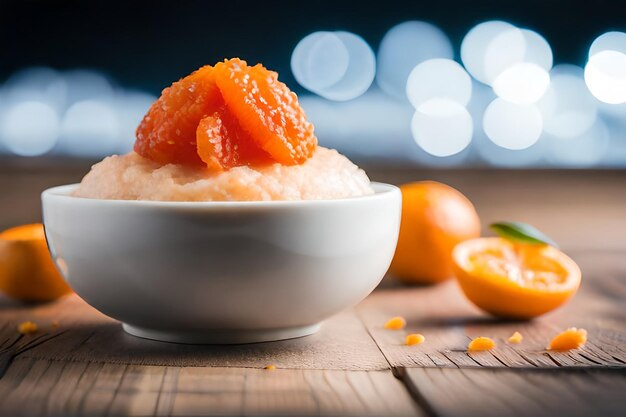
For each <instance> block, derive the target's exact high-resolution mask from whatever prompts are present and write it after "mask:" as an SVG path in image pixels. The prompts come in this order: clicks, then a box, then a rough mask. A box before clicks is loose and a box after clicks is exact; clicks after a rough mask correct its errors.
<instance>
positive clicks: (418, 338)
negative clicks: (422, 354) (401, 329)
mask: <svg viewBox="0 0 626 417" xmlns="http://www.w3.org/2000/svg"><path fill="white" fill-rule="evenodd" d="M425 340H426V338H425V337H424V335H423V334H419V333H416V334H409V335H407V336H406V340H405V343H406V345H407V346H413V345H419V344H420V343H424V341H425Z"/></svg>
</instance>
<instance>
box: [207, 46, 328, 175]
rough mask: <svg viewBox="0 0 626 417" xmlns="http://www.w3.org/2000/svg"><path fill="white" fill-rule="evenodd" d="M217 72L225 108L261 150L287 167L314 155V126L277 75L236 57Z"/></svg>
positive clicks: (223, 63) (315, 140) (221, 66)
mask: <svg viewBox="0 0 626 417" xmlns="http://www.w3.org/2000/svg"><path fill="white" fill-rule="evenodd" d="M215 70H216V71H215V74H216V75H215V77H216V81H217V85H218V87H219V89H220V91H221V92H222V96H223V97H224V101H225V103H226V106H227V107H228V109H229V110H230V111H231V112H232V114H233V115H234V116H235V117H236V118H237V120H238V121H239V124H240V125H241V127H242V128H243V129H244V130H245V131H246V132H248V134H250V136H251V137H252V138H253V139H254V141H255V142H256V143H257V145H258V146H259V147H261V148H262V149H264V150H265V151H266V152H267V153H268V154H269V155H271V156H272V158H274V159H275V160H276V161H277V162H280V163H281V164H284V165H295V164H301V163H303V162H304V161H306V160H307V159H308V158H310V157H311V155H313V152H314V151H315V148H316V147H317V138H316V137H315V135H314V133H313V125H312V124H311V123H309V121H308V120H307V118H306V115H305V113H304V110H302V108H301V107H300V104H299V103H298V97H297V96H296V95H295V94H294V93H293V92H292V91H290V90H289V88H288V87H287V86H286V85H285V84H283V83H281V82H280V81H278V74H277V73H276V72H274V71H269V70H267V69H266V68H265V67H263V66H262V65H260V64H257V65H255V66H252V67H250V66H248V65H247V63H246V62H245V61H243V60H240V59H237V58H234V59H230V60H226V61H224V62H220V63H218V64H216V65H215Z"/></svg>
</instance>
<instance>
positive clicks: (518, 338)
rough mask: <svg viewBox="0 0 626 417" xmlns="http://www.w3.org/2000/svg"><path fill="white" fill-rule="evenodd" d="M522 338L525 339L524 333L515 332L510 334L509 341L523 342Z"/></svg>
mask: <svg viewBox="0 0 626 417" xmlns="http://www.w3.org/2000/svg"><path fill="white" fill-rule="evenodd" d="M522 340H524V337H523V336H522V334H521V333H520V332H515V333H513V334H512V335H511V336H509V338H508V339H507V341H508V342H509V343H522Z"/></svg>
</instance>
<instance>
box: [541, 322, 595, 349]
mask: <svg viewBox="0 0 626 417" xmlns="http://www.w3.org/2000/svg"><path fill="white" fill-rule="evenodd" d="M585 343H587V330H585V329H577V328H576V327H570V328H569V329H567V330H565V331H563V332H561V333H559V334H557V335H556V336H554V338H552V340H551V341H550V344H549V345H548V350H555V351H566V350H571V349H578V348H581V347H583V346H584V345H585Z"/></svg>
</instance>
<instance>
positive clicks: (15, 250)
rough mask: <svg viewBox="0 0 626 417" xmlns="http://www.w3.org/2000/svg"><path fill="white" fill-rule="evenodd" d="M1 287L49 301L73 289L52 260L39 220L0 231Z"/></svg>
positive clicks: (24, 298)
mask: <svg viewBox="0 0 626 417" xmlns="http://www.w3.org/2000/svg"><path fill="white" fill-rule="evenodd" d="M0 291H2V292H3V293H4V294H6V295H8V296H9V297H12V298H15V299H17V300H21V301H50V300H54V299H57V298H59V297H61V296H62V295H64V294H68V293H70V292H72V290H71V289H70V287H69V286H68V285H67V284H66V283H65V280H64V279H63V277H62V276H61V274H60V273H59V271H58V270H57V268H56V266H55V265H54V262H53V261H52V257H51V256H50V252H49V251H48V246H47V245H46V237H45V234H44V230H43V225H42V224H41V223H37V224H26V225H23V226H18V227H14V228H12V229H8V230H5V231H4V232H2V233H0Z"/></svg>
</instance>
